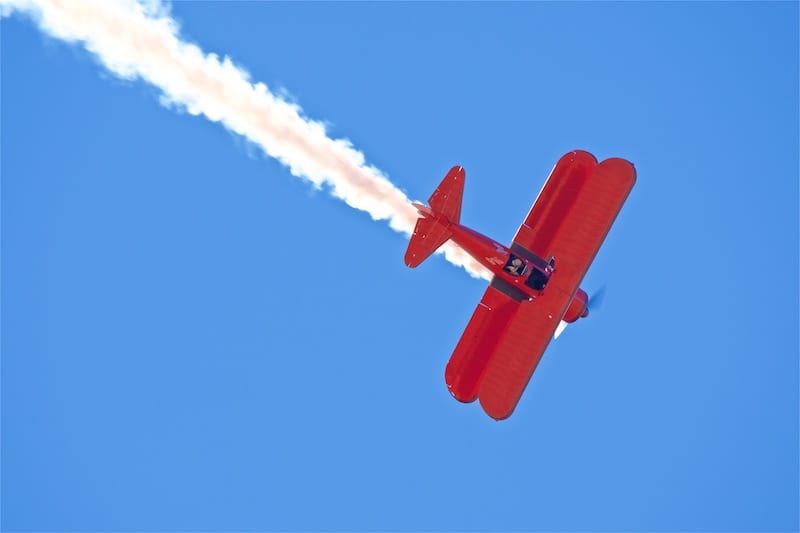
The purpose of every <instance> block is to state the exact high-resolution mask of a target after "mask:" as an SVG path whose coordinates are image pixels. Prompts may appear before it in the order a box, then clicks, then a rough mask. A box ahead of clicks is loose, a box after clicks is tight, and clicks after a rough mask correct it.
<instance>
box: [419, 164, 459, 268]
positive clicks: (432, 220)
mask: <svg viewBox="0 0 800 533" xmlns="http://www.w3.org/2000/svg"><path fill="white" fill-rule="evenodd" d="M463 193H464V168H463V167H453V168H451V169H450V172H448V173H447V175H446V176H445V177H444V179H443V180H442V182H441V183H440V184H439V186H438V187H437V188H436V190H435V191H434V192H433V194H432V195H431V197H430V198H429V199H428V204H430V209H428V208H426V207H425V206H419V212H420V215H422V218H420V219H419V220H417V225H416V226H415V227H414V234H413V235H411V241H410V242H409V243H408V249H407V250H406V255H405V263H406V265H408V266H409V267H411V268H414V267H416V266H418V265H419V264H420V263H422V262H423V261H425V260H426V259H427V258H428V257H430V255H431V254H432V253H433V252H435V251H436V250H437V249H438V248H439V247H440V246H441V245H443V244H444V243H445V242H446V241H447V240H448V239H449V238H450V237H451V236H452V235H453V232H452V231H450V224H458V223H459V221H460V220H461V196H462V195H463Z"/></svg>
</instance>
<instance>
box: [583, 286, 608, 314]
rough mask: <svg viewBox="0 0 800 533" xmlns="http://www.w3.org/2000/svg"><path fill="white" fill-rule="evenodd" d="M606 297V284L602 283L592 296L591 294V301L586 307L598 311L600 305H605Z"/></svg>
mask: <svg viewBox="0 0 800 533" xmlns="http://www.w3.org/2000/svg"><path fill="white" fill-rule="evenodd" d="M605 297H606V284H605V283H604V284H602V285H601V286H600V288H599V289H597V290H596V291H594V293H592V295H591V296H589V301H588V302H586V308H587V309H589V311H597V310H598V309H600V307H602V306H603V299H604V298H605Z"/></svg>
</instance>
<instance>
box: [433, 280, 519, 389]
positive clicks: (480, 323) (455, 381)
mask: <svg viewBox="0 0 800 533" xmlns="http://www.w3.org/2000/svg"><path fill="white" fill-rule="evenodd" d="M518 307H519V304H518V303H517V302H516V301H515V300H514V299H512V298H511V297H509V296H507V295H505V294H504V293H503V292H501V291H500V290H498V289H497V288H495V287H493V286H492V285H489V287H487V288H486V292H485V293H484V294H483V298H481V302H480V303H479V304H478V307H476V308H475V312H474V313H473V314H472V318H470V320H469V324H467V328H466V329H465V330H464V333H463V334H462V335H461V340H459V341H458V344H457V345H456V349H455V350H454V351H453V355H452V356H450V361H448V363H447V368H446V369H445V372H444V377H445V382H446V383H447V388H448V389H450V393H451V394H452V395H453V396H454V397H455V398H456V400H458V401H460V402H473V401H475V398H477V396H478V386H479V385H480V382H481V378H482V377H483V372H484V371H485V370H486V366H487V365H488V363H489V359H490V358H491V357H492V354H493V353H494V351H495V347H496V346H497V344H498V342H499V341H500V338H501V337H502V335H503V332H504V331H505V329H506V326H507V325H508V323H509V321H510V320H511V318H512V317H513V316H514V313H515V312H516V310H517V308H518Z"/></svg>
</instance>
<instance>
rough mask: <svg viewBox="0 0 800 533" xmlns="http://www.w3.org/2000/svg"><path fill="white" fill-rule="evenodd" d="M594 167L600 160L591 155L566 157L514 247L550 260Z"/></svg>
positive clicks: (538, 199) (531, 212)
mask: <svg viewBox="0 0 800 533" xmlns="http://www.w3.org/2000/svg"><path fill="white" fill-rule="evenodd" d="M595 166H597V159H595V157H594V156H593V155H592V154H590V153H589V152H583V151H580V150H576V151H574V152H569V153H568V154H565V155H563V156H562V157H561V159H559V160H558V163H556V166H555V167H553V170H552V171H551V172H550V177H549V178H547V181H546V182H545V184H544V187H543V188H542V191H541V192H540V193H539V196H538V197H537V198H536V202H534V204H533V207H531V210H530V211H529V212H528V216H526V217H525V220H524V221H523V222H522V225H521V226H520V227H519V229H518V230H517V234H516V235H515V236H514V240H513V241H512V243H513V244H515V245H518V246H522V247H523V248H525V249H526V250H530V251H531V252H533V253H534V254H536V255H537V256H539V257H541V258H542V259H547V258H549V257H550V255H552V254H551V253H550V248H551V244H552V242H553V240H554V239H555V236H556V234H557V233H558V232H559V229H560V226H561V224H562V223H563V222H564V220H565V219H566V217H567V215H568V214H569V212H570V210H571V208H572V206H573V204H574V203H575V198H576V197H577V195H578V193H579V192H580V191H581V190H582V189H583V186H584V184H585V183H586V180H587V179H588V178H589V176H590V175H591V173H592V170H593V169H594V168H595Z"/></svg>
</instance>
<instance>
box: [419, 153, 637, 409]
mask: <svg viewBox="0 0 800 533" xmlns="http://www.w3.org/2000/svg"><path fill="white" fill-rule="evenodd" d="M635 181H636V170H635V169H634V167H633V165H632V164H631V163H629V162H628V161H625V160H624V159H618V158H612V159H606V160H605V161H603V162H602V163H598V162H597V159H595V157H594V156H593V155H592V154H590V153H588V152H583V151H574V152H570V153H568V154H566V155H564V156H563V157H562V158H561V159H560V160H559V161H558V163H557V164H556V166H555V167H554V168H553V171H552V172H551V173H550V177H549V178H548V179H547V182H546V183H545V185H544V188H543V189H542V191H541V193H539V197H538V198H537V199H536V202H535V203H534V204H533V207H532V208H531V210H530V212H529V213H528V216H527V217H525V221H524V222H523V223H522V225H521V226H520V227H519V230H518V231H517V234H516V235H515V236H514V240H513V241H511V246H510V247H506V246H503V245H502V244H500V243H498V242H496V241H494V240H492V239H490V238H488V237H485V236H484V235H481V234H480V233H477V232H475V231H473V230H471V229H469V228H467V227H464V226H462V225H461V224H460V223H459V221H460V218H461V196H462V194H463V192H464V169H463V168H462V167H458V166H457V167H453V168H452V169H450V171H449V172H448V173H447V175H446V176H445V178H444V180H443V181H442V183H441V184H440V185H439V187H438V188H437V189H436V191H435V192H434V193H433V195H432V196H431V197H430V199H429V200H428V204H429V206H430V207H427V206H424V205H421V204H414V205H415V207H416V208H417V209H418V211H419V214H420V215H421V218H420V219H419V220H418V221H417V225H416V227H415V228H414V234H413V235H412V236H411V241H410V242H409V244H408V250H407V251H406V255H405V263H406V265H408V266H409V267H411V268H414V267H416V266H417V265H419V264H420V263H422V262H423V261H424V260H425V259H426V258H428V257H429V256H430V255H431V254H432V253H433V252H434V251H436V249H438V248H439V247H440V246H441V245H442V244H444V243H445V242H446V241H447V240H449V239H452V240H453V241H454V242H455V243H456V244H457V245H458V246H460V247H461V248H462V249H464V250H465V251H466V252H468V253H469V254H470V255H472V256H473V257H474V258H475V259H476V260H477V261H479V262H480V263H481V264H483V265H484V266H485V267H486V268H488V269H489V270H490V271H491V272H492V274H493V278H492V280H491V282H490V283H489V287H488V288H487V289H486V292H485V293H484V295H483V298H481V302H480V303H479V304H478V307H477V308H476V309H475V312H474V313H473V315H472V318H471V319H470V321H469V324H467V328H466V330H464V333H463V335H462V336H461V340H460V341H459V342H458V345H457V346H456V349H455V351H454V352H453V355H452V356H451V357H450V361H449V362H448V363H447V369H446V371H445V381H446V382H447V387H448V388H449V389H450V392H451V393H452V395H453V396H454V397H455V398H456V399H457V400H459V401H461V402H472V401H475V399H477V398H479V399H480V403H481V406H482V407H483V410H484V411H486V413H487V414H488V415H489V416H491V417H492V418H495V419H497V420H502V419H504V418H508V417H509V416H511V413H512V412H513V411H514V408H515V407H516V406H517V403H518V402H519V399H520V397H521V396H522V393H523V391H524V390H525V387H526V386H527V385H528V381H530V379H531V376H532V375H533V371H534V370H535V369H536V365H537V364H538V363H539V360H540V359H541V358H542V354H543V353H544V351H545V348H547V345H548V344H549V343H550V339H551V338H553V335H554V333H555V332H556V329H557V328H558V326H559V323H560V322H561V321H562V320H563V321H564V322H574V321H576V320H578V319H579V318H583V317H586V316H587V315H588V314H589V311H588V308H587V305H588V297H587V295H586V292H584V291H583V290H582V289H580V288H578V285H579V284H580V282H581V280H582V279H583V276H584V275H585V274H586V271H587V269H588V268H589V265H590V264H591V263H592V260H594V257H595V255H596V254H597V251H598V250H599V248H600V245H601V244H602V242H603V239H605V237H606V234H607V233H608V230H609V229H610V228H611V224H612V223H613V222H614V219H615V218H616V217H617V213H619V210H620V209H621V208H622V204H623V203H624V202H625V199H626V198H627V196H628V193H629V192H630V191H631V189H632V188H633V184H634V183H635Z"/></svg>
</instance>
